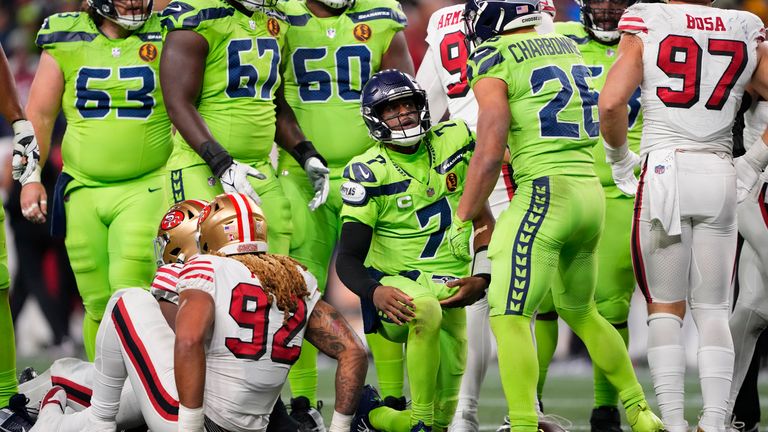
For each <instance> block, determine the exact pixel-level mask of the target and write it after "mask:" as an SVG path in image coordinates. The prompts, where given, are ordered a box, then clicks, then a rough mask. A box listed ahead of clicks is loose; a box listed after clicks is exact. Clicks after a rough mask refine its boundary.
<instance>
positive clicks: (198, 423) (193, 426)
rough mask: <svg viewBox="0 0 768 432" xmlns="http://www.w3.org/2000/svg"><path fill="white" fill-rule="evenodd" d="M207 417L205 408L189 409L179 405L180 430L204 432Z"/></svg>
mask: <svg viewBox="0 0 768 432" xmlns="http://www.w3.org/2000/svg"><path fill="white" fill-rule="evenodd" d="M204 421H205V415H204V414H203V407H200V408H187V407H185V406H184V405H182V404H179V423H178V424H179V430H180V431H189V432H202V431H203V423H204Z"/></svg>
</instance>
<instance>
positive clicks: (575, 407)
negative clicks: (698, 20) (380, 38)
mask: <svg viewBox="0 0 768 432" xmlns="http://www.w3.org/2000/svg"><path fill="white" fill-rule="evenodd" d="M400 1H401V4H402V6H403V9H404V11H405V13H406V15H407V16H408V28H407V29H406V30H405V33H406V37H407V39H408V45H409V49H410V52H411V56H412V57H413V60H414V64H415V65H416V67H417V68H418V66H419V64H420V63H421V59H422V57H423V55H424V52H425V50H426V43H425V42H424V36H425V35H426V26H427V23H428V21H429V17H430V16H431V14H432V13H433V12H434V11H436V10H437V9H440V8H441V7H444V6H448V5H450V4H453V3H457V1H455V0H454V1H452V0H400ZM167 3H168V0H156V1H155V9H161V8H163V7H164V6H165V5H166V4H167ZM555 4H556V7H557V18H556V21H572V20H574V21H578V20H579V7H578V5H577V4H576V3H575V2H574V1H572V0H555ZM715 5H716V6H718V7H722V8H738V9H744V10H749V11H751V12H753V13H755V14H756V15H758V16H759V17H760V18H761V19H762V20H763V22H764V23H765V22H768V0H717V2H716V4H715ZM80 7H81V3H80V1H79V0H0V44H2V46H3V48H4V50H5V52H6V54H7V55H8V58H9V60H10V63H11V67H12V70H13V73H14V76H15V79H16V85H17V90H18V92H19V96H20V98H21V101H22V104H24V105H25V104H26V100H27V95H28V93H29V88H30V86H31V84H32V80H33V78H34V74H35V69H36V67H37V60H38V57H39V50H38V49H37V48H36V46H35V44H34V38H35V34H36V33H37V30H38V29H39V27H40V25H41V24H42V22H43V20H44V19H45V17H47V16H48V15H50V14H53V13H57V12H69V11H76V10H79V9H80ZM0 97H3V95H0ZM64 127H65V124H64V121H63V118H61V116H60V118H59V121H58V124H57V127H56V129H55V132H54V139H53V149H52V151H51V156H50V158H49V161H48V165H47V167H46V170H45V172H44V175H43V182H44V183H45V184H46V185H47V187H48V188H51V189H52V187H53V184H54V183H55V179H56V175H57V174H58V171H59V170H60V169H61V157H60V152H59V148H58V146H59V145H60V143H61V136H62V134H63V130H64ZM11 134H12V131H11V129H10V127H9V125H7V124H5V123H4V122H3V120H2V119H0V161H2V163H0V194H1V195H2V199H3V203H4V205H5V209H6V221H5V223H6V231H7V233H8V245H7V247H8V255H9V267H10V271H11V281H12V282H11V305H12V306H11V307H12V311H13V314H14V322H15V326H16V338H17V339H16V340H17V354H18V357H19V358H18V366H19V370H21V369H22V368H23V367H25V366H26V365H28V364H32V365H35V366H36V367H39V368H44V367H47V365H49V364H50V363H51V362H52V361H53V360H55V359H57V358H60V357H67V356H76V357H83V358H84V353H83V351H82V342H81V323H82V305H81V303H80V298H79V296H78V294H77V289H76V286H75V283H74V278H73V277H72V274H71V270H70V269H69V266H68V263H67V259H66V252H65V250H64V247H63V241H62V240H57V239H51V238H50V236H49V235H48V225H47V224H46V225H45V226H40V225H33V224H31V223H29V222H27V221H26V220H24V218H23V217H22V215H21V212H20V209H19V201H18V195H19V189H20V188H19V185H18V183H16V182H13V181H12V179H11V175H10V153H11V147H12V145H11V138H10V137H11ZM105 139H108V137H105ZM49 196H52V194H51V193H50V192H49ZM20 257H23V259H21V258H20ZM20 262H23V263H24V264H23V265H19V263H20ZM329 283H330V285H331V287H330V289H329V290H328V297H329V300H330V301H331V302H332V303H334V304H335V305H336V306H337V307H339V308H340V310H342V311H343V312H344V313H345V315H346V316H347V318H348V319H349V320H350V321H351V322H352V323H353V325H354V326H355V328H356V329H358V331H359V332H360V333H361V335H362V324H361V323H360V319H359V307H358V302H357V299H356V297H355V296H354V295H353V294H352V293H351V292H349V291H348V290H347V289H346V288H344V287H343V285H341V283H340V282H339V280H338V278H336V277H335V275H332V276H331V278H330V280H329ZM645 316H646V313H645V307H644V302H643V300H642V298H641V297H640V296H639V295H636V296H635V298H633V303H632V310H631V314H630V333H631V337H630V341H631V342H630V355H631V356H632V358H633V361H634V362H635V363H636V364H637V365H638V366H640V367H641V368H644V367H645V362H646V357H645V346H646V334H645V333H646V331H645V330H646V326H645ZM687 321H690V320H687ZM686 328H687V333H686V334H687V339H688V340H687V347H686V348H687V349H686V351H687V353H688V364H689V366H690V367H691V368H689V375H690V374H691V373H693V372H694V371H695V369H692V368H693V367H695V364H696V344H697V341H696V335H695V330H694V329H693V328H692V323H691V322H686ZM560 329H561V330H560V332H561V334H560V339H559V343H558V349H557V352H556V356H555V362H554V363H553V365H552V366H551V367H550V374H551V375H552V379H550V380H549V381H548V383H547V387H548V389H547V390H545V394H547V393H549V394H550V395H553V396H554V397H553V398H552V399H551V400H550V402H549V405H548V407H551V408H552V409H553V410H554V411H555V412H557V413H558V414H561V415H565V416H566V417H569V416H570V417H571V418H572V419H573V420H575V425H574V428H572V430H582V429H588V427H587V426H586V422H585V420H586V418H585V417H586V416H587V415H588V411H587V410H588V409H589V404H590V403H591V395H589V393H588V392H589V390H587V389H591V375H592V368H591V366H590V363H589V360H588V358H587V356H586V353H585V350H584V348H583V345H581V344H580V341H578V340H577V339H576V338H573V337H572V336H571V333H570V331H569V330H567V329H566V326H565V325H561V326H560ZM0 337H2V335H0ZM321 364H326V365H327V366H328V367H332V365H331V362H330V360H327V359H326V360H325V361H323V362H322V363H321ZM763 366H765V365H763ZM371 369H373V368H372V367H371ZM763 369H765V367H764V368H763ZM324 375H325V376H321V386H320V391H321V394H320V396H321V398H324V399H326V400H332V394H331V393H330V392H331V391H332V389H333V385H332V374H331V373H330V372H329V373H326V374H324ZM494 375H495V376H494ZM639 375H640V376H641V377H644V378H645V379H643V381H644V386H645V387H646V390H647V392H646V394H648V395H652V394H653V391H652V388H651V387H650V386H648V382H649V381H648V379H647V377H648V374H647V371H645V370H641V371H640V372H639ZM763 375H764V374H763ZM497 377H498V372H496V371H495V370H492V371H489V376H488V379H486V384H485V387H484V390H483V396H481V411H480V414H481V420H482V423H484V424H483V426H484V427H483V429H493V428H494V424H498V423H489V422H496V421H497V420H499V419H500V418H501V416H502V415H503V412H502V411H503V407H504V406H505V403H504V400H503V394H502V393H501V389H500V384H499V382H498V378H497ZM690 378H691V379H690V380H688V381H689V382H690V385H688V386H687V389H688V390H690V391H694V392H697V391H698V389H694V388H692V387H698V386H697V383H696V380H695V377H694V376H693V375H691V376H690ZM763 381H764V380H763ZM766 391H768V387H764V386H761V393H763V394H764V393H765V392H766ZM580 398H583V400H580V401H579V400H578V399H580ZM572 399H576V401H575V402H574V401H572ZM546 401H547V398H546V397H545V403H546ZM558 401H560V402H558ZM766 402H768V401H766ZM689 403H691V404H700V400H699V401H697V400H695V399H694V400H690V401H689ZM763 408H764V409H765V407H763ZM327 411H329V410H326V414H328V413H327ZM330 411H332V410H330ZM689 414H690V415H689V416H687V417H690V416H693V419H695V415H696V413H694V412H691V413H689ZM694 424H695V423H694Z"/></svg>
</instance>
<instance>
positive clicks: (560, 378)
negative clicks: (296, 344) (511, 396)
mask: <svg viewBox="0 0 768 432" xmlns="http://www.w3.org/2000/svg"><path fill="white" fill-rule="evenodd" d="M555 365H556V363H555V364H553V366H555ZM555 368H556V369H557V373H556V374H552V375H551V376H550V378H549V380H548V381H547V384H546V387H545V389H544V398H543V403H544V408H545V410H546V411H547V413H548V414H557V415H560V416H562V417H565V418H567V419H569V420H571V421H572V422H573V427H571V428H570V429H569V430H573V431H585V430H587V431H588V430H589V414H590V411H591V409H592V374H591V372H589V373H587V372H586V371H585V370H584V369H585V368H584V367H579V368H578V371H576V372H575V373H570V372H569V371H568V370H566V369H567V368H566V367H559V368H558V367H555ZM333 373H334V370H333V369H331V368H330V367H325V368H323V369H321V371H320V381H319V388H320V390H319V396H320V399H322V400H324V401H325V404H326V407H325V408H324V409H323V417H324V418H325V421H326V423H325V424H326V425H329V424H330V421H331V416H332V414H333ZM637 373H638V376H639V378H640V382H641V383H642V384H643V388H644V389H645V394H646V397H647V398H648V401H649V403H650V404H651V406H652V407H653V410H654V411H655V412H656V413H657V414H658V409H657V407H656V403H655V402H656V398H655V397H654V395H653V386H652V385H651V378H650V375H649V374H648V370H647V369H637ZM375 377H376V374H375V372H374V371H373V366H372V365H371V366H370V367H369V372H368V383H369V384H374V385H375V383H376V381H375V379H376V378H375ZM761 378H765V376H764V375H762V376H761ZM685 389H686V401H685V403H686V406H685V411H686V414H685V417H686V419H687V420H688V423H689V424H690V425H695V424H696V421H697V418H698V415H699V410H700V409H701V404H702V400H701V391H700V389H699V383H698V378H697V375H696V374H695V371H689V373H688V375H687V376H686V382H685ZM406 391H407V390H406ZM760 394H761V395H768V380H766V379H763V380H762V382H761V385H760ZM283 400H285V401H286V402H287V401H288V400H290V396H289V393H288V392H287V391H286V392H284V399H283ZM761 406H762V409H763V412H764V413H766V412H768V397H766V398H761ZM505 411H506V401H505V400H504V394H503V392H502V389H501V382H500V381H499V372H498V368H497V366H496V365H495V364H494V365H492V366H491V367H490V368H489V370H488V375H487V376H486V379H485V382H484V383H483V391H482V394H481V395H480V410H479V414H480V423H481V427H480V429H481V430H483V431H494V430H496V428H497V427H498V426H499V424H500V423H501V421H502V419H503V417H504V414H505ZM764 417H765V416H764ZM624 426H625V427H624V430H625V431H627V432H628V431H629V429H628V428H627V427H626V423H624Z"/></svg>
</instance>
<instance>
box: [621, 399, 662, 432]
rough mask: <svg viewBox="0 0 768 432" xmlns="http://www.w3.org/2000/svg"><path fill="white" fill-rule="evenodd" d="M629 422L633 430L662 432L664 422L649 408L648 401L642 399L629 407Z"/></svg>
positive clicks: (638, 431) (633, 431)
mask: <svg viewBox="0 0 768 432" xmlns="http://www.w3.org/2000/svg"><path fill="white" fill-rule="evenodd" d="M627 422H628V423H629V427H631V428H632V432H661V431H664V430H665V429H664V423H662V421H661V419H660V418H658V417H657V416H656V414H654V413H653V411H651V409H650V408H648V403H647V402H646V401H642V402H640V403H638V404H635V405H634V406H632V407H630V408H629V409H627Z"/></svg>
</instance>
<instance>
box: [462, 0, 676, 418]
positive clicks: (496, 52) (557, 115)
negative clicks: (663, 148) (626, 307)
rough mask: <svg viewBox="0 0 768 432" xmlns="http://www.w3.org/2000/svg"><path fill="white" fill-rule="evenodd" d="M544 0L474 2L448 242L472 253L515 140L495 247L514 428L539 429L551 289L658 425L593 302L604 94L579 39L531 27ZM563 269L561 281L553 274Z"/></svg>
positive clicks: (623, 389)
mask: <svg viewBox="0 0 768 432" xmlns="http://www.w3.org/2000/svg"><path fill="white" fill-rule="evenodd" d="M538 3H539V1H538V0H515V1H511V2H509V1H508V2H494V1H485V0H471V1H469V2H468V3H467V6H466V9H465V17H466V19H467V27H468V30H469V32H468V33H469V34H468V35H467V37H468V39H469V40H471V41H473V42H475V44H476V45H478V46H476V48H475V50H474V51H473V53H472V56H471V57H470V59H469V61H468V72H467V77H468V79H469V82H470V85H471V86H472V89H473V91H474V92H475V96H476V98H477V102H478V106H479V116H478V126H477V131H478V147H477V150H476V152H475V155H474V157H473V158H472V162H471V164H470V169H469V174H468V177H467V185H466V187H465V193H464V196H463V197H462V199H461V202H460V204H459V208H458V211H457V213H456V218H455V219H454V221H453V223H452V225H451V229H450V232H449V239H450V241H451V245H452V250H453V251H454V254H455V255H456V256H457V257H465V256H467V255H468V248H469V237H470V233H471V231H472V229H471V227H470V222H469V221H471V220H472V218H473V217H474V216H475V215H476V214H477V212H478V210H479V209H480V208H482V206H483V204H484V202H485V200H486V198H487V197H488V195H489V194H490V192H491V190H492V189H493V186H494V183H495V181H496V178H497V177H498V174H499V171H500V168H501V161H502V159H503V156H504V150H505V148H508V149H509V153H510V161H511V164H512V167H513V169H514V173H515V174H514V176H515V183H516V184H517V185H518V188H517V190H516V192H515V196H514V198H512V201H511V202H510V207H509V208H508V209H507V210H505V211H504V212H503V213H502V214H501V216H500V217H499V220H498V222H497V225H496V230H495V231H494V235H493V238H492V240H491V243H490V245H489V247H488V256H489V258H490V260H491V262H492V272H491V284H490V287H489V289H488V303H489V305H490V309H491V313H490V315H491V318H490V320H491V328H492V330H493V332H494V334H495V336H496V341H497V345H498V347H499V353H498V357H499V369H500V374H501V381H502V386H503V388H504V394H505V396H506V399H507V403H508V408H509V419H510V426H511V429H512V430H514V431H522V432H526V431H531V432H534V431H536V430H537V423H538V422H537V414H536V406H535V397H536V380H537V377H538V361H537V358H536V350H535V348H534V343H533V339H532V337H531V335H530V331H529V326H530V320H531V317H532V316H533V313H534V312H535V311H536V310H537V308H538V307H539V305H540V304H541V302H542V300H543V299H544V297H545V296H546V295H547V293H548V292H550V290H551V292H552V297H553V302H554V305H555V308H556V310H557V312H558V314H559V315H560V316H561V317H562V318H563V319H564V320H565V321H566V322H567V323H568V325H569V326H570V327H571V328H572V329H573V330H574V332H575V333H576V334H577V335H578V336H579V337H580V338H581V339H582V340H583V341H584V343H585V344H586V346H587V349H588V350H589V352H590V355H591V357H592V360H593V361H594V362H595V363H596V364H597V365H598V367H600V368H601V369H602V370H603V371H604V372H605V374H606V376H607V377H608V379H609V380H610V382H611V384H613V385H614V386H615V387H616V388H617V389H618V391H619V396H620V398H621V400H622V402H623V404H624V407H625V408H626V410H627V417H628V419H629V423H630V425H631V426H632V429H633V430H634V431H656V430H662V429H663V424H662V423H661V420H659V419H658V418H657V417H656V416H655V415H654V414H653V413H652V412H651V411H650V409H649V408H648V405H647V402H646V401H645V396H644V395H643V389H642V387H641V386H640V384H639V383H638V381H637V378H636V377H635V374H634V371H633V370H632V363H631V362H630V359H629V355H628V354H627V351H626V349H625V347H624V343H623V341H622V339H621V336H620V335H619V333H618V332H617V331H616V329H615V328H614V327H612V326H611V325H610V324H609V323H608V322H607V321H606V320H605V318H603V317H601V316H600V315H599V314H598V312H597V308H596V306H595V302H594V290H595V283H596V271H597V260H596V256H595V255H596V250H597V245H598V242H599V240H600V234H601V232H602V228H603V216H604V206H605V204H604V202H605V198H604V195H603V191H602V187H601V186H600V180H599V179H598V177H597V176H596V175H595V172H594V168H593V165H594V162H593V156H592V147H593V146H594V145H595V144H596V143H597V137H598V135H599V124H598V122H597V121H596V120H597V117H596V111H595V107H596V104H597V94H596V93H595V92H594V91H593V89H592V84H591V82H590V81H591V75H590V71H589V68H588V67H587V66H586V65H584V63H583V62H582V59H581V57H582V56H581V53H580V52H579V50H578V47H577V46H576V43H574V42H573V41H572V40H571V39H569V38H566V37H564V36H559V35H554V34H551V33H550V34H548V35H538V34H537V33H536V32H535V30H534V27H533V26H535V25H536V24H538V23H539V22H540V21H541V15H540V12H539V11H538V10H539V4H538ZM556 275H557V276H559V277H560V279H561V280H562V284H558V285H554V284H553V281H554V279H555V277H556Z"/></svg>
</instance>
